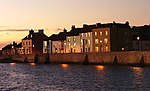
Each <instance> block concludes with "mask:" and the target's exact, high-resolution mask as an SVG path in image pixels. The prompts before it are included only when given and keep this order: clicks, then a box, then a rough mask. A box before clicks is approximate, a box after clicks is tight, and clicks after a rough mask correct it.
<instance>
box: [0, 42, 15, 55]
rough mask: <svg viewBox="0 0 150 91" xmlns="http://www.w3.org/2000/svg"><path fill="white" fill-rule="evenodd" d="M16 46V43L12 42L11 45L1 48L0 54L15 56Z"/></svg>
mask: <svg viewBox="0 0 150 91" xmlns="http://www.w3.org/2000/svg"><path fill="white" fill-rule="evenodd" d="M16 46H17V43H16V42H13V43H12V44H8V45H6V46H5V47H3V48H2V54H3V55H15V54H17V51H16Z"/></svg>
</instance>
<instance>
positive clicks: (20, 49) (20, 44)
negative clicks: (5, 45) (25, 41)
mask: <svg viewBox="0 0 150 91" xmlns="http://www.w3.org/2000/svg"><path fill="white" fill-rule="evenodd" d="M16 54H23V53H22V42H20V43H19V44H18V45H17V46H16Z"/></svg>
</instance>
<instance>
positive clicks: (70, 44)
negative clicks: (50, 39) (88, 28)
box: [65, 35, 81, 53]
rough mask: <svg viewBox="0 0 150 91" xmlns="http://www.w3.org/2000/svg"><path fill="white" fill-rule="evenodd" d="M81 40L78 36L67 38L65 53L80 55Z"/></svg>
mask: <svg viewBox="0 0 150 91" xmlns="http://www.w3.org/2000/svg"><path fill="white" fill-rule="evenodd" d="M80 41H81V38H80V36H79V35H78V36H67V38H66V48H65V49H66V53H80V52H81V46H80Z"/></svg>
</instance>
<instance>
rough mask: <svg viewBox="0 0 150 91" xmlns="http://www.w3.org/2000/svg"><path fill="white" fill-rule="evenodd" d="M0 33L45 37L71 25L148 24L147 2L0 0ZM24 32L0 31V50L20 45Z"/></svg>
mask: <svg viewBox="0 0 150 91" xmlns="http://www.w3.org/2000/svg"><path fill="white" fill-rule="evenodd" d="M0 11H1V14H0V30H8V29H45V33H46V35H47V36H50V35H51V34H53V33H58V32H59V31H58V30H57V29H58V28H59V29H63V28H66V29H67V30H68V31H69V30H70V27H71V25H76V26H77V27H81V26H82V25H83V24H95V23H98V22H99V23H110V22H112V21H116V22H123V23H124V22H126V21H129V23H130V25H131V26H138V25H141V26H142V25H145V24H150V16H149V15H150V1H149V0H1V3H0ZM27 34H28V32H27V31H22V32H17V31H13V32H12V31H0V36H1V41H0V48H1V47H3V46H4V45H6V44H7V43H11V42H12V41H18V42H19V41H21V39H22V38H23V37H25V36H26V35H27Z"/></svg>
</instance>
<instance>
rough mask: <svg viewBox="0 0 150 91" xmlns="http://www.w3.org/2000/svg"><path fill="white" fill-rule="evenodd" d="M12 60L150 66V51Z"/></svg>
mask: <svg viewBox="0 0 150 91" xmlns="http://www.w3.org/2000/svg"><path fill="white" fill-rule="evenodd" d="M12 60H18V61H22V62H35V63H80V64H82V63H89V64H120V65H129V64H131V65H132V64H137V65H138V64H143V63H144V64H146V65H150V51H141V52H140V51H129V52H110V53H66V54H37V55H15V56H13V57H12Z"/></svg>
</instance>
